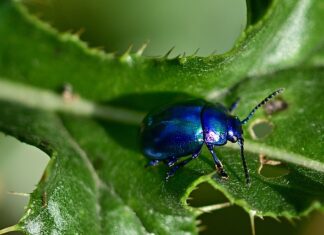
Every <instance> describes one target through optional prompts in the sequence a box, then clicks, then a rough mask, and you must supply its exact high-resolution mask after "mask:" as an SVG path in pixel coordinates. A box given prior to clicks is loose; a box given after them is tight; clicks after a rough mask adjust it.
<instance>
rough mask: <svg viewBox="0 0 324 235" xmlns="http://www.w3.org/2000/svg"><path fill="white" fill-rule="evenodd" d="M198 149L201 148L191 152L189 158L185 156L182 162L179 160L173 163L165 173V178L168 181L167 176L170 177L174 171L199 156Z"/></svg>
mask: <svg viewBox="0 0 324 235" xmlns="http://www.w3.org/2000/svg"><path fill="white" fill-rule="evenodd" d="M200 150H201V149H199V151H197V152H196V153H193V154H192V155H191V157H190V158H187V159H186V160H183V161H182V162H179V163H178V164H176V165H174V166H173V167H172V168H171V169H170V170H169V171H168V172H167V175H166V177H165V180H166V181H168V180H169V178H170V177H172V176H173V175H174V174H175V172H176V171H177V170H178V169H179V168H180V167H183V166H184V165H186V164H188V163H189V162H190V161H191V160H193V159H196V158H197V157H198V156H199V154H200Z"/></svg>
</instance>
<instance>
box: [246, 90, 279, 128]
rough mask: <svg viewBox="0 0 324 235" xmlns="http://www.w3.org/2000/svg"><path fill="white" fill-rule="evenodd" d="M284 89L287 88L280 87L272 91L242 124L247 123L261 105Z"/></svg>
mask: <svg viewBox="0 0 324 235" xmlns="http://www.w3.org/2000/svg"><path fill="white" fill-rule="evenodd" d="M284 90H285V89H284V88H280V89H278V90H276V91H274V92H273V93H271V94H270V95H269V96H267V97H266V98H265V99H264V100H262V101H261V102H260V103H259V104H258V105H257V106H255V107H254V109H252V111H251V112H250V114H249V115H248V116H247V117H246V118H245V119H244V120H243V121H241V123H242V125H243V124H245V123H247V122H248V121H249V120H250V119H251V117H252V116H253V115H254V113H255V111H257V110H258V109H259V108H260V107H261V106H263V105H265V104H266V103H267V102H268V101H269V100H271V99H272V98H273V97H275V96H276V95H278V94H280V93H282V92H283V91H284Z"/></svg>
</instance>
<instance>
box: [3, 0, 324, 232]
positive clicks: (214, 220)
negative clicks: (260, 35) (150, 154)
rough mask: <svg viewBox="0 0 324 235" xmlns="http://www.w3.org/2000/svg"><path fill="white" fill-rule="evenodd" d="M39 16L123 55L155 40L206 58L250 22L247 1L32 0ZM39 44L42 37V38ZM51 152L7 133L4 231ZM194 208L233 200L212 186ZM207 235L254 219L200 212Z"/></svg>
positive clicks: (262, 226)
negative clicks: (12, 193)
mask: <svg viewBox="0 0 324 235" xmlns="http://www.w3.org/2000/svg"><path fill="white" fill-rule="evenodd" d="M25 3H26V5H27V6H28V7H29V8H30V10H31V11H32V12H33V13H34V14H35V15H37V16H38V17H39V18H41V19H43V20H45V21H47V22H49V23H50V24H51V25H53V26H54V27H55V28H57V29H59V30H60V31H69V32H71V33H76V34H79V35H80V37H81V39H82V40H84V41H86V42H87V43H88V44H89V46H91V47H100V48H102V49H104V50H105V51H107V52H114V53H118V54H122V53H123V52H125V51H126V50H127V49H128V48H129V47H130V46H131V45H132V46H133V49H132V50H133V51H136V49H138V48H140V47H141V46H142V45H143V44H144V43H147V42H148V46H147V48H146V50H145V51H144V55H146V56H161V55H164V54H165V53H166V52H167V51H168V50H170V49H171V48H172V47H175V48H174V50H173V51H172V53H171V54H170V57H174V56H177V55H179V54H183V53H186V54H187V55H190V54H193V53H195V52H196V51H197V49H199V51H198V52H197V54H198V55H200V56H208V55H210V54H221V53H224V52H226V51H228V50H230V49H231V47H232V46H233V45H234V43H235V41H236V40H237V38H238V36H239V35H240V33H241V32H242V30H243V29H244V27H245V24H246V4H245V1H244V0H201V1H197V0H163V1H153V0H136V1H134V0H118V1H113V0H92V1H78V0H28V1H27V0H25ZM35 43H37V42H35ZM48 159H49V158H48V156H47V155H46V154H44V153H43V152H41V151H40V150H38V149H36V148H35V147H32V146H29V145H26V144H23V143H20V142H18V141H17V140H15V139H14V138H12V137H9V136H5V135H3V134H1V133H0V228H3V227H5V226H9V225H12V224H15V223H16V222H17V221H18V220H19V218H20V217H21V216H22V214H23V211H24V206H25V205H26V204H27V202H28V197H26V196H17V195H11V194H8V192H10V191H14V192H23V193H29V192H31V191H32V190H33V189H34V187H35V185H36V184H37V182H38V180H39V179H40V177H41V175H42V172H43V170H44V168H45V167H46V164H47V162H48ZM192 198H193V199H192V200H191V201H190V204H191V205H192V206H204V205H210V204H214V203H219V202H224V201H226V198H225V197H224V196H223V195H222V194H221V193H219V192H217V191H215V190H214V189H213V188H211V187H209V186H208V185H206V184H203V185H201V186H200V187H199V189H198V190H196V191H194V192H193V193H192ZM199 219H200V220H201V224H200V227H201V228H202V229H203V230H202V232H201V233H202V234H215V232H216V231H217V233H220V234H251V230H250V221H249V216H248V215H247V214H246V213H245V212H244V211H243V210H242V209H240V208H239V207H234V206H233V207H229V208H225V209H222V210H218V211H215V212H212V213H207V214H204V215H203V216H201V217H199ZM323 222H324V216H323V215H322V214H319V213H312V215H311V216H310V217H308V218H304V219H301V220H296V221H294V222H290V221H287V220H283V221H281V222H279V221H276V220H274V219H271V218H265V219H264V220H261V219H257V220H256V233H257V234H271V235H272V234H274V233H278V234H296V235H297V234H298V235H306V234H307V235H308V234H312V235H316V234H318V235H319V234H323V230H322V224H323Z"/></svg>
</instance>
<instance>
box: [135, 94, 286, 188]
mask: <svg viewBox="0 0 324 235" xmlns="http://www.w3.org/2000/svg"><path fill="white" fill-rule="evenodd" d="M283 90H284V89H283V88H280V89H278V90H276V91H274V92H273V93H271V94H270V95H269V96H267V97H266V98H265V99H263V100H262V101H261V102H260V103H259V104H258V105H257V106H255V107H254V108H253V109H252V111H251V112H250V113H249V115H248V116H247V117H246V118H245V119H243V120H242V121H241V120H240V119H239V118H238V117H237V116H235V115H232V111H233V110H234V109H235V108H236V107H237V104H238V100H237V101H236V102H234V103H233V104H232V105H231V106H230V108H226V107H225V106H223V105H221V104H219V103H216V104H213V103H209V102H207V101H205V100H202V99H197V100H189V101H185V102H180V103H175V104H172V105H169V106H167V107H165V108H161V109H158V110H157V111H153V112H151V113H148V114H147V115H146V117H145V118H144V120H143V122H142V125H141V130H140V134H141V144H142V146H141V147H142V151H143V153H144V155H145V156H146V157H147V158H148V159H149V160H150V161H149V163H148V164H147V165H146V166H156V165H158V164H159V163H160V162H163V163H165V164H166V165H167V166H168V167H169V168H170V170H169V171H168V172H167V175H166V180H168V179H169V178H170V177H171V176H173V175H174V174H175V172H176V171H177V170H178V169H179V168H180V167H183V166H184V165H186V164H187V163H189V162H190V161H191V160H193V159H196V158H197V157H198V156H199V154H200V152H201V149H202V146H203V145H204V144H205V145H206V146H207V148H208V150H209V152H210V153H211V155H212V157H213V160H214V163H215V167H216V170H217V172H218V174H219V175H220V176H221V178H225V179H226V178H228V175H227V173H226V172H225V170H224V168H223V164H222V163H221V161H220V160H219V159H218V158H217V155H216V153H215V151H214V147H215V146H222V145H225V144H226V143H227V141H230V142H232V143H236V142H237V143H238V144H239V146H240V150H241V159H242V163H243V169H244V174H245V179H246V183H247V184H250V175H249V171H248V168H247V164H246V160H245V157H244V139H243V130H242V125H244V124H246V123H247V122H248V121H249V120H250V119H251V118H252V116H253V115H254V113H255V111H256V110H257V109H258V108H260V107H261V106H262V105H264V104H265V103H267V102H268V101H269V100H270V99H272V98H273V97H274V96H276V95H278V94H279V93H281V92H283ZM188 155H191V157H189V158H187V159H185V160H183V161H180V160H179V159H180V158H182V157H185V156H188Z"/></svg>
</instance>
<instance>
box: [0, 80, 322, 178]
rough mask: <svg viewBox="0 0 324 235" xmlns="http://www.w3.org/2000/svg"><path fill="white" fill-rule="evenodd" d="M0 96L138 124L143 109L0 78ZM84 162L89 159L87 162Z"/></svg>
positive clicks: (289, 156) (254, 148) (281, 155)
mask: <svg viewBox="0 0 324 235" xmlns="http://www.w3.org/2000/svg"><path fill="white" fill-rule="evenodd" d="M1 99H2V100H5V101H9V102H13V103H19V104H21V105H24V106H27V107H30V108H34V109H41V110H46V111H50V112H64V113H70V114H74V115H79V116H87V117H97V118H101V119H104V120H110V121H118V122H122V123H127V124H132V125H139V123H140V122H141V120H142V119H143V117H144V115H145V114H144V113H140V112H136V111H133V110H128V109H123V108H117V107H112V106H108V105H106V106H103V105H98V104H96V103H94V102H92V101H89V100H86V99H83V98H82V97H79V98H76V99H75V100H71V101H66V100H64V98H63V97H62V96H61V95H59V94H56V93H54V92H52V91H49V90H45V89H40V88H35V87H31V86H28V85H22V84H19V83H16V82H11V81H9V80H5V79H1V78H0V100H1ZM75 144H76V143H75ZM75 144H74V145H75ZM225 146H226V147H229V148H235V149H237V148H238V146H236V145H234V144H227V145H225ZM80 149H81V148H80ZM245 150H246V151H249V152H251V153H257V154H259V153H263V154H266V155H267V156H269V157H271V158H274V159H278V160H282V161H285V162H289V163H293V164H295V165H299V166H303V167H306V168H309V169H313V170H316V171H319V172H324V163H322V162H319V161H316V160H312V159H310V158H308V157H307V156H304V155H300V154H296V153H293V152H288V151H285V150H283V149H280V148H275V147H272V146H268V145H265V144H261V143H255V142H252V141H248V140H247V141H245ZM79 151H80V150H79ZM81 151H82V149H81ZM83 155H84V154H83ZM81 156H82V154H81ZM88 164H91V163H90V162H88ZM92 168H93V167H92ZM91 171H93V172H92V173H94V174H96V172H95V170H94V169H92V170H91ZM96 178H97V180H98V179H99V177H98V176H96ZM98 182H99V181H98ZM98 182H97V183H98Z"/></svg>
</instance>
